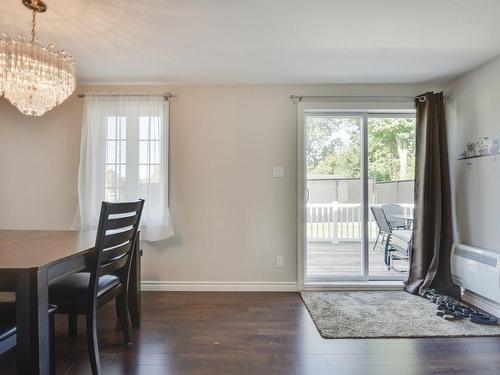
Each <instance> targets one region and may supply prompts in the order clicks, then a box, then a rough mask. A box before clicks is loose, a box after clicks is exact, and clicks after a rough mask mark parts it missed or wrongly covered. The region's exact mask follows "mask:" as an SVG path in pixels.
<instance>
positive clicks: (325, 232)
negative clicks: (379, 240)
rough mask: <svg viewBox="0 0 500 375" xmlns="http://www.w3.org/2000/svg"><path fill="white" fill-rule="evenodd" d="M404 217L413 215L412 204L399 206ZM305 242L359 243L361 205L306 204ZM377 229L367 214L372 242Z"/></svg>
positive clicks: (372, 219)
mask: <svg viewBox="0 0 500 375" xmlns="http://www.w3.org/2000/svg"><path fill="white" fill-rule="evenodd" d="M398 204H399V205H400V206H401V207H403V211H404V214H405V215H413V207H414V205H413V204H401V203H398ZM306 226H307V240H308V241H320V242H323V241H325V242H341V241H361V205H360V204H356V203H338V202H332V203H308V204H307V212H306ZM377 233H378V228H377V223H376V222H375V220H374V218H373V216H372V214H371V212H370V213H369V222H368V238H369V240H370V241H374V240H375V238H376V237H377Z"/></svg>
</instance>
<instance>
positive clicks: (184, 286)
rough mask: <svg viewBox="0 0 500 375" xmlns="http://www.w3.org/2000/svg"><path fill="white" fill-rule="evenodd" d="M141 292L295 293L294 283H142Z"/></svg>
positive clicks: (295, 285)
mask: <svg viewBox="0 0 500 375" xmlns="http://www.w3.org/2000/svg"><path fill="white" fill-rule="evenodd" d="M141 290H143V291H149V292H153V291H161V292H296V291H298V285H297V283H296V282H261V281H143V282H141Z"/></svg>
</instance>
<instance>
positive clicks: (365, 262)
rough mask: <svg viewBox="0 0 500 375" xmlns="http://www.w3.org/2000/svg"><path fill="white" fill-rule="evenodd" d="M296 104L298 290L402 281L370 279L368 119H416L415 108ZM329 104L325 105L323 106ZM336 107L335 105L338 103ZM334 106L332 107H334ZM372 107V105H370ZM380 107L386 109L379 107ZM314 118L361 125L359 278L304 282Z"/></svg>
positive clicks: (390, 278) (327, 278)
mask: <svg viewBox="0 0 500 375" xmlns="http://www.w3.org/2000/svg"><path fill="white" fill-rule="evenodd" d="M304 104H305V103H298V106H297V109H298V111H297V115H298V134H297V146H298V150H297V151H298V152H297V155H298V165H297V169H298V176H297V182H298V186H297V217H298V220H297V243H298V257H297V271H298V280H299V282H298V286H299V290H302V289H304V288H307V287H311V286H312V287H315V286H321V285H325V286H327V285H328V284H330V285H332V284H336V283H337V284H339V283H342V284H343V285H344V286H346V287H349V286H355V285H356V284H360V283H370V282H377V281H378V282H380V281H387V282H388V283H390V282H394V281H396V282H401V281H403V280H405V279H406V278H407V275H401V276H392V277H385V276H370V275H369V238H368V219H369V191H368V189H369V187H368V119H369V118H376V117H379V118H380V117H383V118H389V117H397V118H402V117H415V109H414V106H412V107H410V108H411V109H410V108H398V107H397V108H394V109H372V108H370V109H331V108H328V107H327V106H325V103H324V102H322V103H316V104H315V103H307V105H304ZM326 104H327V105H328V103H326ZM337 104H338V103H337ZM334 107H335V106H334ZM370 107H372V106H370ZM380 108H386V107H384V106H381V107H380ZM310 115H315V116H337V117H342V116H344V117H357V118H360V119H361V126H360V142H361V144H360V150H361V152H360V167H361V168H360V183H361V198H362V201H361V202H360V203H361V220H362V223H361V238H362V240H361V249H360V251H361V271H362V273H361V275H360V276H343V277H339V276H337V277H335V276H333V277H330V276H328V277H315V278H310V279H307V220H306V219H307V218H306V215H307V210H306V205H307V202H306V200H305V198H306V193H305V192H306V186H307V166H306V163H305V160H306V158H305V155H306V152H307V150H306V149H305V147H306V142H305V141H306V137H307V134H306V126H305V122H306V117H307V116H310Z"/></svg>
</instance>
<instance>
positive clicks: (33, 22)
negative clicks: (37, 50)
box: [31, 9, 36, 44]
mask: <svg viewBox="0 0 500 375" xmlns="http://www.w3.org/2000/svg"><path fill="white" fill-rule="evenodd" d="M32 13H33V16H32V17H33V18H32V19H31V44H33V43H34V42H35V37H36V10H34V9H33V10H32Z"/></svg>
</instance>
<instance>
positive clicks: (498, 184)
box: [447, 58, 500, 251]
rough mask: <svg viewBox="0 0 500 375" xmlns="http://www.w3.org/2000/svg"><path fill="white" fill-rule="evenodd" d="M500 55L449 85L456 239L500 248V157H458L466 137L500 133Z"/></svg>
mask: <svg viewBox="0 0 500 375" xmlns="http://www.w3.org/2000/svg"><path fill="white" fill-rule="evenodd" d="M499 77H500V58H497V59H494V60H492V61H490V62H488V63H486V64H484V65H483V66H480V67H478V68H476V69H475V70H473V71H472V72H470V73H468V74H466V75H464V76H462V77H460V78H458V79H456V80H454V81H452V82H451V83H449V85H448V91H449V92H450V94H451V96H452V99H451V100H450V101H449V102H448V105H447V114H448V129H449V130H448V137H449V144H450V164H451V177H452V185H453V192H454V195H453V202H454V207H455V215H454V219H455V237H456V241H458V242H461V243H465V244H469V245H473V246H479V247H483V248H487V249H492V250H499V251H500V245H499V244H500V230H499V228H500V226H499V225H500V221H499V212H500V158H499V159H498V160H495V159H494V158H493V157H485V158H478V159H473V160H471V161H469V162H467V161H460V160H457V157H458V155H459V154H460V153H462V152H463V151H464V148H465V144H466V143H467V142H471V141H476V140H477V138H478V137H490V138H498V137H500V79H499Z"/></svg>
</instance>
